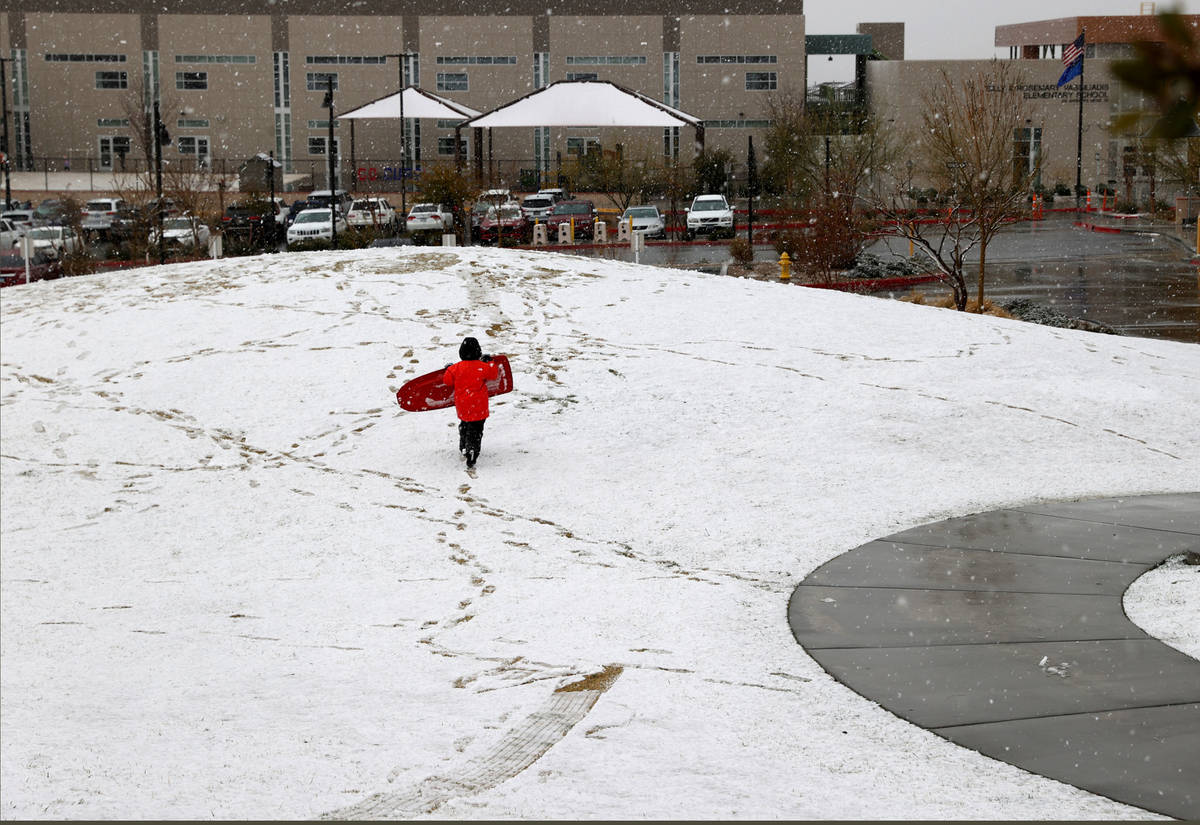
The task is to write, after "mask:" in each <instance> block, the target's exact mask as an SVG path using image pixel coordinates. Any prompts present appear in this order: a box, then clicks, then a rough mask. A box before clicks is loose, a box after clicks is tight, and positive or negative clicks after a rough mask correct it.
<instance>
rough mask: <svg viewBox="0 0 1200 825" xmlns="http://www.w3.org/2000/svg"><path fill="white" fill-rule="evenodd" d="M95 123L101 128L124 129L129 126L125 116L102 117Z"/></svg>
mask: <svg viewBox="0 0 1200 825" xmlns="http://www.w3.org/2000/svg"><path fill="white" fill-rule="evenodd" d="M96 125H97V126H99V127H100V128H101V129H124V128H128V126H129V118H127V117H102V118H100V119H99V120H97V121H96Z"/></svg>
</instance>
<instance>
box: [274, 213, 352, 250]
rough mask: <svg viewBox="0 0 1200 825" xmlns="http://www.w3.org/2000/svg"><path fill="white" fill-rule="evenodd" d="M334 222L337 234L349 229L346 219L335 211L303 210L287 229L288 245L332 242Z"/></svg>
mask: <svg viewBox="0 0 1200 825" xmlns="http://www.w3.org/2000/svg"><path fill="white" fill-rule="evenodd" d="M334 220H336V221H337V231H338V232H345V231H346V230H347V229H349V228H350V227H349V225H348V224H347V223H346V219H345V218H344V217H342V214H341V213H340V212H338V211H337V210H336V209H330V208H329V207H327V206H324V207H320V208H317V209H305V210H304V211H303V212H301V213H300V214H299V215H297V216H296V220H294V221H292V225H291V226H289V227H288V229H287V242H288V245H289V246H290V245H292V244H294V243H303V242H304V241H318V240H326V241H331V240H333V227H334Z"/></svg>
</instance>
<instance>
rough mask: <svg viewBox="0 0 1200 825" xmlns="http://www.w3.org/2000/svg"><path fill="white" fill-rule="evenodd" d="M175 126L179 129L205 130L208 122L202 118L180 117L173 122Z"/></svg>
mask: <svg viewBox="0 0 1200 825" xmlns="http://www.w3.org/2000/svg"><path fill="white" fill-rule="evenodd" d="M175 125H176V126H178V127H179V128H180V129H207V128H208V120H207V119H204V118H187V117H181V118H179V120H177V121H175Z"/></svg>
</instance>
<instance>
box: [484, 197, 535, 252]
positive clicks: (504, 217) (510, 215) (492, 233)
mask: <svg viewBox="0 0 1200 825" xmlns="http://www.w3.org/2000/svg"><path fill="white" fill-rule="evenodd" d="M532 234H533V230H532V228H531V227H530V224H529V219H528V218H526V217H525V213H524V212H522V211H521V206H520V204H516V203H506V204H504V205H502V206H500V207H495V206H493V207H490V208H489V209H488V211H487V214H486V215H484V216H483V219H482V220H480V221H479V240H480V241H482V242H483V243H497V241H498V239H499V238H500V237H501V236H503V237H504V242H505V243H510V242H511V243H526V242H528V241H529V239H530V237H531V235H532Z"/></svg>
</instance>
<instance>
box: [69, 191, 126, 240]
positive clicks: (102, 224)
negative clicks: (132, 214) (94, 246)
mask: <svg viewBox="0 0 1200 825" xmlns="http://www.w3.org/2000/svg"><path fill="white" fill-rule="evenodd" d="M128 208H129V205H128V204H127V203H126V202H125V200H124V199H123V198H95V199H93V200H90V201H88V202H87V203H86V204H85V205H84V207H83V220H82V221H81V223H80V227H81V228H82V229H83V232H84V234H85V235H96V236H106V235H107V234H108V232H109V230H111V229H112V228H113V221H114V219H115V218H116V217H117V213H118V212H122V211H126V210H127V209H128Z"/></svg>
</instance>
